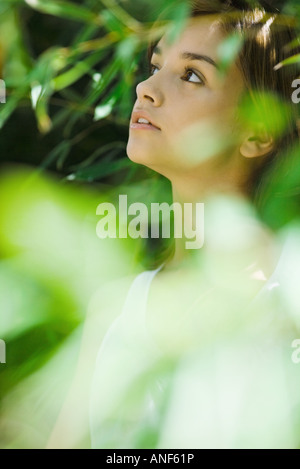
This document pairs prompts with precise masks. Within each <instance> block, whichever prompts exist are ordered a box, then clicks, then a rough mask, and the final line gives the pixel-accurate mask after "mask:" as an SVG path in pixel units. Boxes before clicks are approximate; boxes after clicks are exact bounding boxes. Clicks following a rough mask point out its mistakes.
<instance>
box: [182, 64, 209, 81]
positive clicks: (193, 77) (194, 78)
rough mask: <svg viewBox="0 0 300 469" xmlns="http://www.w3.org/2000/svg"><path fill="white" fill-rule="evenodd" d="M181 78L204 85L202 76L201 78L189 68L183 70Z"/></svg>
mask: <svg viewBox="0 0 300 469" xmlns="http://www.w3.org/2000/svg"><path fill="white" fill-rule="evenodd" d="M182 80H184V81H188V82H190V83H196V84H200V85H204V83H205V82H204V79H203V78H201V77H200V76H199V75H197V73H196V72H194V71H193V70H191V69H189V68H187V69H186V70H185V74H184V75H183V77H182Z"/></svg>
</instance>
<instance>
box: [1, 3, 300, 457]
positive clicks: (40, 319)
mask: <svg viewBox="0 0 300 469" xmlns="http://www.w3.org/2000/svg"><path fill="white" fill-rule="evenodd" d="M277 3H278V4H279V3H280V6H282V2H277ZM274 4H276V2H274ZM163 11H166V13H164V14H163V15H161V14H162V12H163ZM284 11H285V12H286V13H288V14H291V15H293V16H294V17H296V18H298V19H300V6H299V2H298V0H290V1H287V2H286V5H285V7H284ZM187 14H188V9H187V8H186V5H185V4H183V2H181V1H178V0H155V1H154V2H153V1H149V0H138V2H137V1H136V0H127V1H126V0H123V1H117V0H101V1H99V0H83V1H75V0H74V1H55V0H26V1H25V0H1V4H0V69H1V77H2V78H3V79H4V80H5V82H6V85H7V94H8V96H7V98H8V99H7V103H6V104H5V105H0V125H1V131H0V147H1V154H0V164H1V169H2V170H4V169H5V177H2V179H1V180H0V203H1V214H0V258H1V262H0V297H1V317H0V338H1V339H4V340H5V341H6V343H7V350H8V352H7V356H8V358H7V359H8V360H9V366H7V367H3V368H2V367H1V370H0V379H1V383H0V386H1V394H0V409H1V407H3V408H4V409H5V412H4V416H3V418H1V414H0V446H1V447H5V448H6V447H25V448H26V447H32V446H33V445H36V446H37V447H44V446H45V444H46V441H47V438H48V437H49V434H50V432H51V429H52V427H53V425H54V423H55V420H56V418H57V415H58V413H59V410H60V406H61V404H62V402H63V399H64V397H65V394H66V391H67V389H68V385H69V383H70V379H71V377H72V374H73V373H74V366H75V362H76V359H77V357H78V354H79V343H80V337H81V334H82V327H83V323H84V321H85V316H86V311H87V309H88V305H89V301H90V298H91V296H92V295H93V294H94V293H95V291H97V288H98V287H99V285H101V284H103V283H105V282H107V281H109V280H114V279H115V277H122V276H126V275H128V274H132V273H133V272H136V271H138V270H139V269H142V266H141V265H140V264H139V262H140V258H139V255H138V253H139V252H140V251H141V248H143V247H145V246H143V245H142V242H141V241H137V242H132V241H128V240H126V241H124V240H123V241H122V242H121V241H118V243H115V242H114V243H113V242H111V241H108V240H107V241H106V242H105V243H104V244H101V247H100V244H99V240H98V239H97V238H96V236H95V227H96V217H95V213H96V212H95V211H96V207H97V205H98V204H99V203H100V202H101V197H104V199H103V200H105V201H107V198H110V200H112V201H115V194H114V191H113V188H114V187H118V186H119V187H120V186H121V187H122V191H123V193H128V195H129V197H131V198H132V200H142V201H144V202H145V203H147V204H150V203H151V202H160V201H167V202H170V197H171V195H170V191H169V185H168V183H167V182H166V181H162V182H161V181H160V180H159V178H158V177H157V176H156V175H154V174H153V173H152V172H151V171H149V170H147V169H145V168H139V167H138V166H137V165H134V164H132V163H131V162H130V161H129V160H128V159H127V157H126V154H125V146H126V141H127V137H128V121H129V117H130V112H131V109H132V105H133V102H134V100H135V85H136V84H137V83H138V82H139V81H140V80H141V79H142V78H143V77H144V76H145V73H146V69H147V63H146V49H147V46H148V43H149V41H150V40H151V39H154V38H157V37H159V36H160V35H161V34H162V33H163V32H165V31H167V30H168V31H169V33H170V36H171V37H172V38H174V37H175V36H176V34H178V31H180V28H181V27H182V26H183V25H184V22H185V19H186V16H187ZM158 15H161V16H160V23H159V24H158V25H157V24H156V26H155V27H153V22H154V21H155V20H156V19H157V17H158ZM169 19H171V20H173V21H174V23H173V24H172V25H171V27H170V25H169V24H168V23H167V22H166V20H169ZM170 28H171V29H170ZM239 48H240V42H239V41H238V40H237V39H236V37H230V38H229V39H228V40H227V41H225V42H224V45H223V49H222V56H223V58H224V63H223V66H224V68H226V67H227V66H228V65H229V64H230V62H231V61H232V60H233V59H234V58H235V56H236V54H237V53H238V51H239ZM293 60H296V61H299V57H296V58H294V59H293ZM264 99H265V106H266V108H269V109H270V108H271V107H272V109H275V112H274V113H272V120H271V122H270V128H272V126H276V131H278V132H280V131H281V129H282V128H283V127H284V121H283V119H282V114H281V112H280V111H281V109H282V108H280V106H279V105H278V103H277V101H276V99H274V97H271V96H265V98H264ZM245 109H246V111H247V112H246V114H245V115H244V118H245V120H246V121H249V122H255V120H256V118H257V114H256V113H255V110H254V109H252V108H251V107H250V106H249V104H247V105H246V107H245ZM278 109H279V111H278ZM298 160H299V148H298V147H297V148H295V149H294V150H293V152H292V153H291V154H290V155H289V158H284V159H283V160H282V162H281V163H280V165H279V166H278V167H276V168H275V169H274V171H275V174H276V175H277V177H275V178H273V180H272V184H271V185H270V186H269V187H268V192H267V195H266V203H265V205H264V210H263V219H264V221H266V222H267V224H268V225H269V226H271V227H272V228H274V229H278V230H280V229H281V228H282V227H285V230H287V231H283V234H282V233H280V235H282V236H284V237H285V236H286V232H287V233H289V229H290V230H291V233H292V234H294V233H296V234H295V238H296V239H298V238H299V228H298V226H299V216H300V209H299V207H300V183H299V181H300V164H299V161H298ZM12 163H18V164H22V165H25V166H33V168H34V170H33V171H31V170H30V171H28V170H27V169H26V170H22V171H19V170H18V171H15V169H14V166H13V167H12V168H11V167H10V166H11V164H12ZM7 167H8V169H9V171H8V172H7V171H6V169H7ZM45 170H50V171H51V172H52V173H56V174H58V179H60V180H62V181H61V183H60V184H58V182H57V179H55V178H54V179H52V177H49V176H47V177H41V173H42V172H44V171H45ZM94 182H96V183H97V184H96V185H93V184H92V183H94ZM103 194H105V196H104V195H103ZM229 205H230V204H229ZM233 206H234V203H232V205H231V207H233ZM219 210H221V208H219ZM218 213H219V212H218ZM217 231H218V230H217ZM219 232H220V230H219ZM230 236H232V233H230ZM230 236H229V235H228V237H229V238H230ZM227 248H228V246H227V247H225V248H224V251H225V253H226V255H224V258H225V261H226V262H227V261H228V258H227V257H226V256H230V255H231V251H230V249H231V248H232V245H230V246H229V248H228V249H227ZM148 249H149V252H148V255H149V258H151V256H152V254H153V253H152V251H151V246H150V247H149V246H148ZM221 252H223V251H222V250H221ZM295 252H296V253H297V256H296V257H297V259H298V258H299V254H298V251H297V250H296V249H295V251H294V253H295ZM218 254H220V252H219V251H218ZM211 260H212V259H211V257H209V261H207V260H206V268H207V270H208V271H209V268H208V267H207V266H209V265H210V261H211ZM215 261H216V262H221V261H222V257H221V261H220V258H218V259H217V260H216V259H215ZM225 261H224V263H226V262H225ZM116 266H117V267H116ZM220 271H221V272H222V269H220ZM295 271H296V272H298V270H297V269H296V270H295ZM210 275H211V272H210V271H209V273H208V276H210ZM220 277H221V275H220ZM217 280H218V282H221V281H222V279H221V278H219V277H218V279H217ZM225 290H226V289H225ZM295 291H296V288H294V289H291V288H290V287H289V285H285V290H284V293H283V300H282V302H283V305H284V307H286V309H287V310H288V311H289V313H290V315H291V317H293V318H294V321H295V324H294V323H293V325H292V326H291V329H292V330H291V331H290V330H288V331H285V330H284V326H281V323H280V326H279V330H280V331H282V330H284V332H285V334H286V335H284V334H283V335H282V336H280V337H288V340H292V338H293V337H295V336H294V335H293V334H296V331H298V329H297V327H299V324H298V323H297V318H298V315H299V301H297V298H296V299H295ZM225 293H226V294H224V296H223V297H221V299H220V304H222V301H223V304H224V302H225V300H227V301H228V310H229V309H230V306H231V303H230V301H229V300H228V298H227V295H228V290H227V291H226V292H225ZM262 316H263V314H262ZM295 318H296V319H295ZM279 322H280V321H279ZM222 324H223V323H222V322H221V325H222ZM220 328H221V327H220ZM262 331H264V329H262ZM231 332H232V330H230V333H231ZM230 333H229V335H230ZM262 335H263V332H262ZM276 338H277V337H276ZM230 340H231V336H230ZM230 340H229V342H230ZM204 343H205V341H204ZM227 346H228V344H226V347H227ZM283 348H284V345H283ZM226 350H227V349H226ZM201 352H202V351H201ZM289 352H290V350H286V349H284V354H285V356H288V357H289ZM230 353H231V352H230V350H229V351H228V354H229V355H230ZM198 358H199V357H198ZM204 358H205V355H204ZM275 358H276V357H275ZM209 360H212V361H213V358H209ZM209 360H208V363H209V362H210V361H209ZM204 361H205V360H204V359H203V360H202V364H201V366H202V367H203V370H204V372H205V371H206V367H205V365H204ZM191 363H192V364H191ZM191 363H190V362H189V363H188V367H187V368H184V367H182V364H180V365H179V367H178V370H177V375H178V376H179V377H178V380H179V382H180V383H181V381H183V382H184V383H186V382H188V381H187V380H186V377H185V379H184V380H183V378H182V376H183V375H186V374H187V373H189V370H190V368H191V369H192V368H193V366H194V363H193V360H192V361H191ZM277 365H278V364H277ZM206 366H207V365H206ZM189 367H190V368H189ZM166 368H167V371H166V370H165V369H164V370H163V372H164V373H166V374H170V375H171V376H172V377H173V376H174V374H173V368H174V361H173V357H171V359H170V363H168V364H167V367H166ZM278 369H279V371H278V373H280V372H281V371H282V370H281V368H280V365H278ZM156 372H157V373H158V374H159V373H162V370H161V369H159V370H158V371H156ZM174 373H175V372H174ZM289 373H290V374H292V370H289ZM147 379H148V378H147ZM270 383H271V384H272V380H270ZM295 383H297V384H298V381H297V380H296V379H295ZM143 385H145V382H144V383H142V385H141V386H143ZM185 386H186V385H185ZM136 389H138V388H136ZM27 392H28V396H29V397H28V399H27V401H26V403H25V404H23V400H22V399H23V397H22V396H24V394H26V393H27ZM177 398H178V396H177ZM297 404H298V402H297ZM162 405H163V406H164V412H165V413H166V414H167V404H166V403H163V404H162ZM172 406H175V407H176V400H175V401H174V402H173V403H171V409H169V410H168V412H169V413H170V415H171V417H170V419H169V420H168V424H167V425H166V428H165V434H164V436H163V437H162V440H161V441H165V442H166V445H167V444H168V431H171V430H172V428H173V429H174V428H178V424H177V421H176V412H175V411H174V412H173V413H172ZM33 414H34V415H33ZM20 415H21V416H22V418H20ZM29 418H30V422H29V421H28V419H29ZM19 419H20V420H19ZM15 422H17V423H15ZM174 422H175V423H174ZM173 423H174V425H173ZM16 427H17V428H16ZM299 429H300V426H299V422H298V421H297V422H296V423H295V425H294V427H293V430H295V433H296V434H297V431H298V435H299ZM143 432H144V434H143ZM115 437H117V435H115ZM190 437H191V438H192V435H191V434H190ZM138 438H139V439H140V440H141V442H137V443H136V445H137V446H138V445H141V446H143V445H149V444H150V443H149V442H150V441H153V442H157V441H159V435H158V434H157V433H156V434H154V435H153V432H152V433H151V431H150V430H149V433H147V429H146V428H145V429H140V432H139V435H138ZM296 440H297V437H295V441H296ZM291 441H292V438H291V439H287V443H286V444H287V445H288V444H290V443H291ZM33 442H34V443H33ZM131 444H132V442H131ZM295 444H298V446H299V438H298V440H297V441H296V443H295Z"/></svg>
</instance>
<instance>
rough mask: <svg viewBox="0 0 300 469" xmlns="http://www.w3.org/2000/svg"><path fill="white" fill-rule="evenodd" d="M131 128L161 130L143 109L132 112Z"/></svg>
mask: <svg viewBox="0 0 300 469" xmlns="http://www.w3.org/2000/svg"><path fill="white" fill-rule="evenodd" d="M139 120H142V121H145V120H146V121H147V122H139ZM130 128H131V129H137V130H159V131H160V130H161V129H160V128H159V127H158V125H157V124H156V123H155V122H154V121H153V119H152V117H151V115H150V114H149V113H148V112H147V111H145V110H142V109H136V110H134V111H133V112H132V116H131V123H130Z"/></svg>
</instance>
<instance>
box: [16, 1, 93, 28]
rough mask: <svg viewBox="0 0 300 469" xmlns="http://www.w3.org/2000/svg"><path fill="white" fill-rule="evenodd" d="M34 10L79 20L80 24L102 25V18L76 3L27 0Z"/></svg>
mask: <svg viewBox="0 0 300 469" xmlns="http://www.w3.org/2000/svg"><path fill="white" fill-rule="evenodd" d="M25 2H26V3H27V5H29V6H30V7H31V8H33V9H34V10H38V11H40V12H41V13H46V14H48V15H53V16H59V17H62V18H67V19H70V20H77V21H80V22H90V23H97V24H101V23H102V21H101V17H100V15H97V14H95V13H93V12H92V11H90V10H88V9H86V8H84V7H81V6H78V5H75V4H74V3H70V2H64V1H55V2H54V1H49V0H46V1H45V0H25Z"/></svg>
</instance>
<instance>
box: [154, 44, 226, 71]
mask: <svg viewBox="0 0 300 469" xmlns="http://www.w3.org/2000/svg"><path fill="white" fill-rule="evenodd" d="M153 54H157V55H161V54H162V51H161V48H160V47H158V46H155V47H154V49H153ZM180 58H181V59H184V60H200V61H201V62H207V63H209V64H210V65H213V66H214V67H216V68H217V69H219V66H218V64H217V63H216V62H215V61H214V59H212V58H211V57H208V56H207V55H202V54H195V53H194V52H182V54H180Z"/></svg>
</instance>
